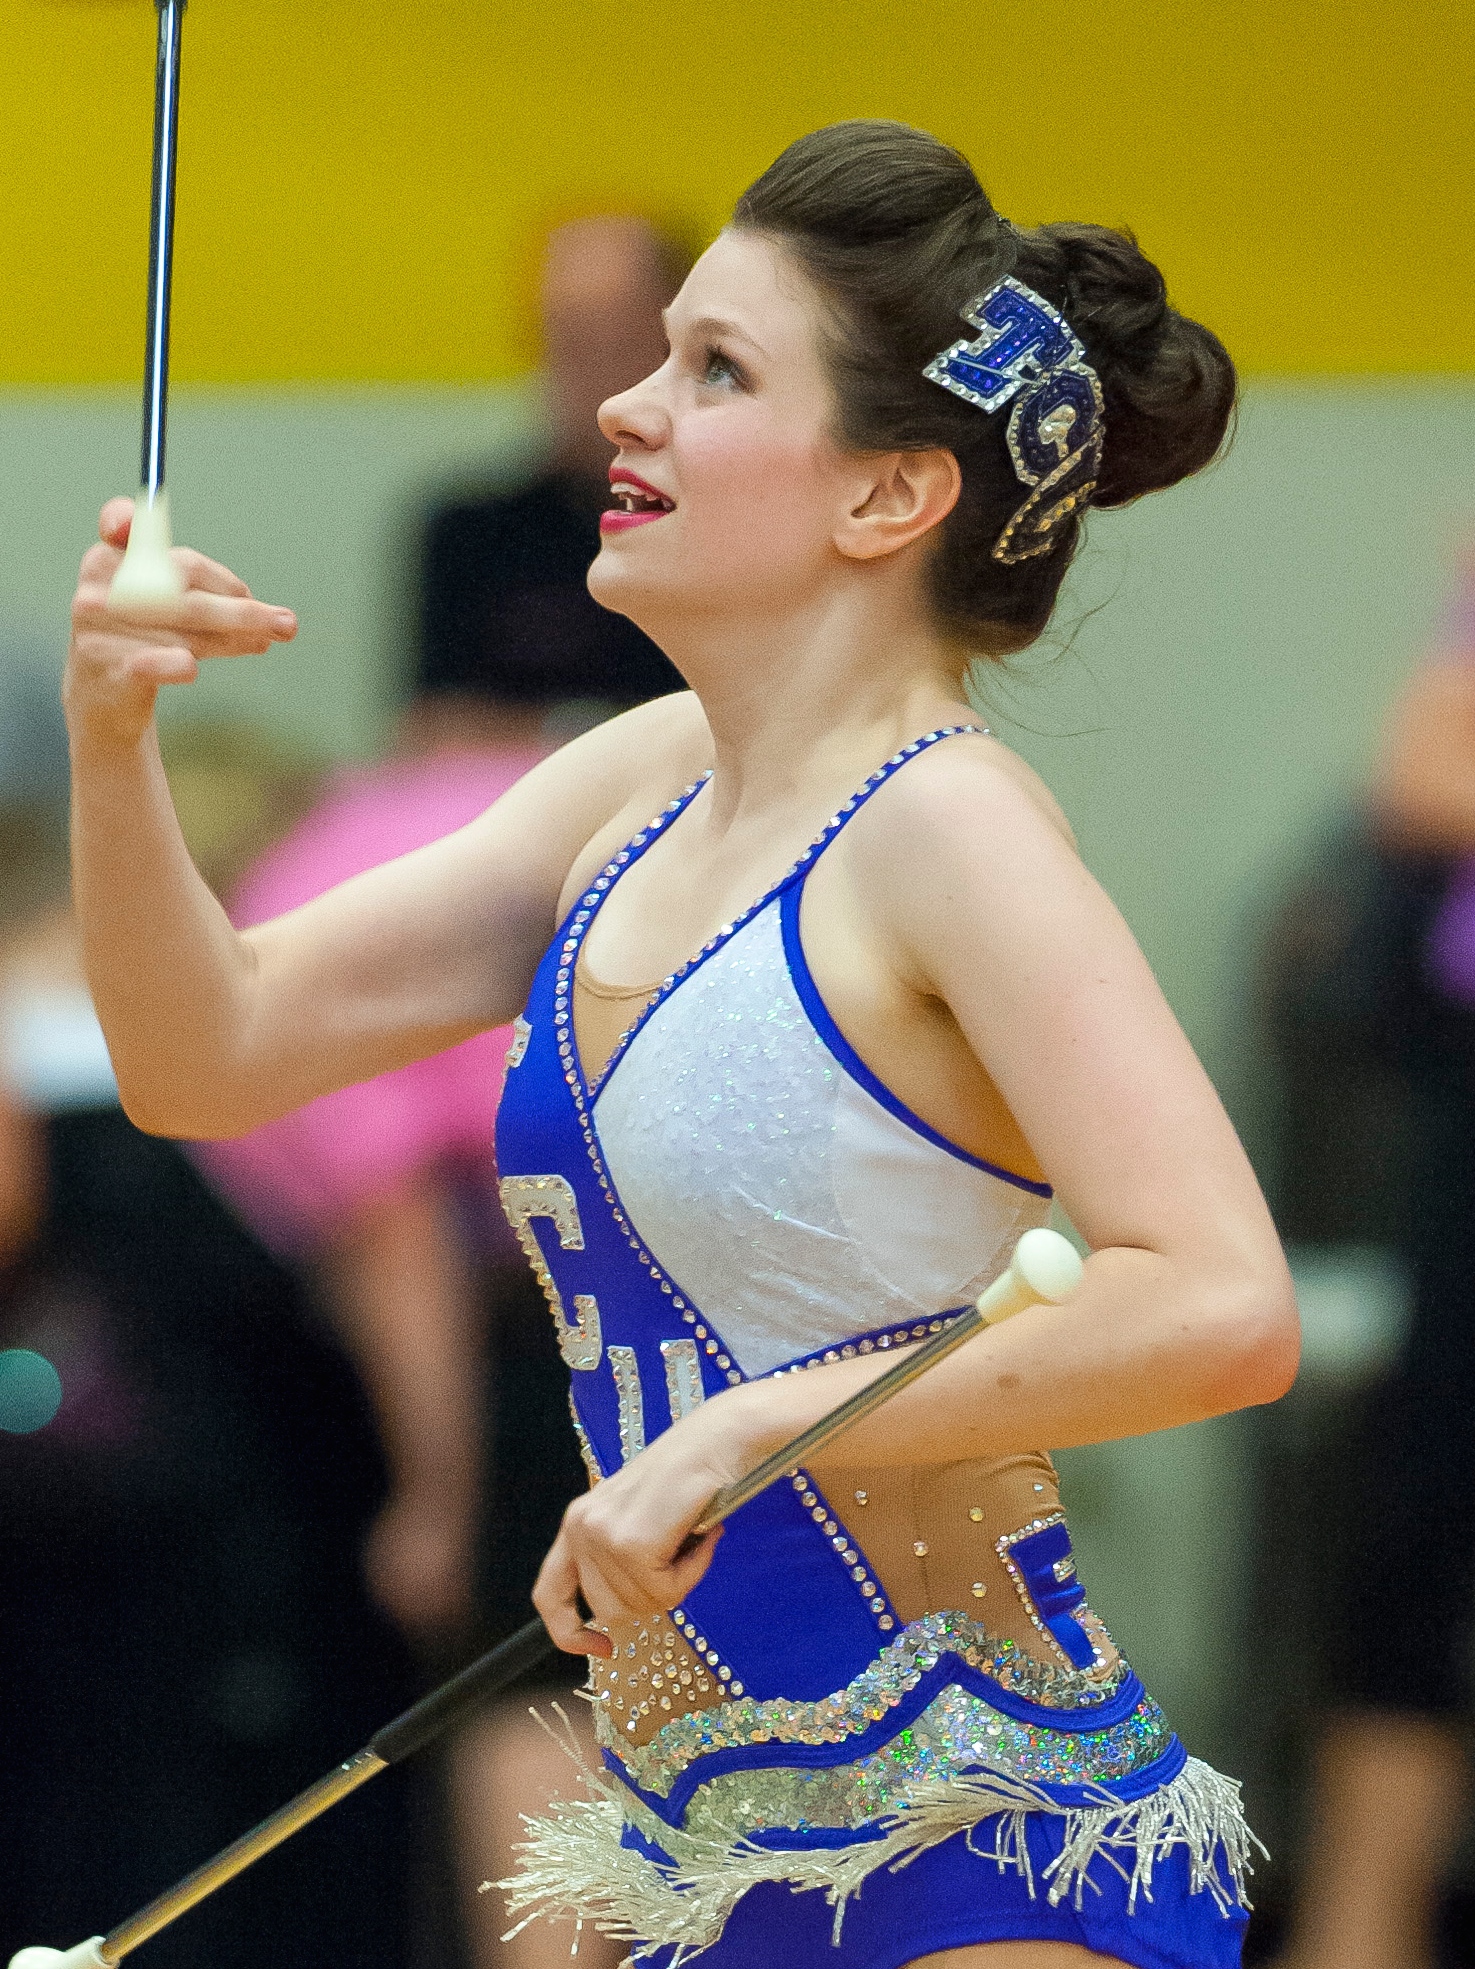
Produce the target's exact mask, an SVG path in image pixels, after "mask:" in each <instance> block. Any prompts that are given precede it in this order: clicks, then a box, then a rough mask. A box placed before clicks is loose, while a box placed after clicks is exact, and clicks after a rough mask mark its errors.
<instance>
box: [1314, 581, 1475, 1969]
mask: <svg viewBox="0 0 1475 1969" xmlns="http://www.w3.org/2000/svg"><path fill="white" fill-rule="evenodd" d="M1372 814H1373V820H1374V824H1375V828H1376V831H1377V836H1378V839H1379V843H1380V846H1381V849H1382V853H1383V857H1384V864H1385V875H1384V878H1383V888H1384V893H1385V897H1386V901H1387V907H1386V908H1385V910H1384V912H1383V916H1384V920H1383V922H1382V923H1381V924H1378V923H1376V922H1374V923H1372V925H1371V926H1370V927H1371V930H1372V932H1373V934H1374V936H1375V937H1376V939H1377V940H1378V942H1379V943H1380V945H1381V950H1380V952H1379V953H1378V954H1377V955H1376V957H1375V958H1367V959H1365V962H1366V963H1367V965H1368V967H1369V970H1370V974H1371V975H1374V976H1375V977H1377V978H1378V979H1379V980H1381V985H1380V993H1379V997H1380V1002H1381V1004H1382V1007H1383V1011H1384V1019H1385V1028H1386V1029H1385V1031H1384V1032H1383V1035H1382V1038H1383V1043H1384V1047H1385V1051H1386V1050H1387V1049H1388V1048H1392V1049H1394V1055H1395V1057H1396V1059H1397V1062H1398V1065H1399V1069H1400V1074H1401V1077H1402V1079H1403V1081H1404V1083H1405V1086H1406V1090H1407V1110H1406V1112H1407V1120H1406V1128H1407V1136H1408V1161H1409V1183H1408V1197H1407V1202H1406V1206H1405V1209H1404V1212H1403V1214H1402V1222H1401V1224H1400V1226H1399V1242H1400V1244H1401V1246H1402V1249H1403V1253H1404V1256H1405V1258H1406V1261H1407V1266H1408V1271H1409V1276H1410V1281H1411V1286H1412V1318H1411V1323H1410V1327H1409V1331H1408V1333H1407V1336H1406V1338H1405V1340H1404V1343H1403V1346H1402V1348H1401V1352H1400V1356H1399V1359H1398V1361H1397V1364H1396V1367H1395V1369H1394V1371H1393V1373H1392V1374H1391V1376H1390V1377H1389V1379H1388V1380H1387V1382H1386V1383H1385V1384H1384V1385H1383V1386H1382V1387H1381V1388H1379V1389H1378V1390H1377V1392H1376V1394H1375V1396H1374V1398H1373V1400H1372V1401H1371V1403H1370V1405H1369V1410H1368V1415H1367V1419H1366V1422H1365V1424H1364V1425H1363V1428H1362V1432H1361V1435H1360V1438H1359V1442H1358V1454H1357V1459H1356V1461H1357V1469H1356V1475H1355V1479H1354V1482H1353V1485H1352V1492H1353V1495H1352V1497H1351V1499H1350V1500H1349V1501H1350V1505H1351V1513H1350V1527H1349V1543H1350V1547H1351V1550H1350V1554H1349V1558H1350V1565H1349V1567H1348V1577H1347V1580H1346V1582H1345V1590H1344V1594H1343V1597H1342V1600H1341V1604H1338V1603H1337V1596H1335V1595H1331V1594H1328V1595H1324V1596H1323V1600H1322V1608H1321V1611H1322V1615H1323V1618H1324V1619H1325V1621H1326V1622H1327V1624H1328V1626H1329V1628H1330V1629H1331V1631H1332V1635H1333V1637H1334V1640H1335V1643H1336V1652H1337V1653H1339V1654H1340V1657H1341V1659H1340V1660H1339V1661H1337V1663H1336V1671H1337V1672H1336V1683H1337V1696H1338V1710H1337V1713H1336V1715H1335V1716H1334V1718H1333V1720H1332V1722H1331V1725H1330V1727H1329V1728H1328V1730H1327V1733H1326V1738H1325V1741H1324V1744H1323V1746H1322V1751H1321V1756H1320V1761H1319V1769H1318V1776H1317V1786H1316V1796H1315V1801H1314V1826H1313V1835H1312V1844H1311V1850H1310V1855H1309V1862H1308V1866H1307V1869H1306V1873H1305V1877H1304V1880H1303V1886H1302V1894H1301V1902H1300V1907H1299V1909H1298V1916H1297V1920H1296V1924H1295V1932H1294V1937H1293V1943H1292V1948H1291V1952H1290V1956H1289V1958H1288V1960H1289V1961H1290V1962H1292V1963H1294V1965H1295V1969H1432V1965H1433V1963H1434V1961H1435V1959H1436V1954H1437V1946H1436V1940H1435V1927H1436V1923H1435V1916H1436V1913H1437V1909H1438V1903H1439V1896H1440V1888H1441V1885H1442V1881H1443V1874H1444V1870H1445V1867H1446V1866H1447V1864H1448V1861H1449V1859H1450V1856H1451V1853H1452V1852H1453V1850H1454V1847H1455V1845H1456V1843H1457V1841H1458V1837H1459V1834H1460V1830H1461V1826H1462V1820H1463V1807H1464V1798H1465V1789H1466V1780H1467V1768H1466V1753H1465V1749H1464V1743H1463V1736H1464V1728H1465V1721H1466V1717H1467V1713H1468V1707H1469V1700H1470V1694H1471V1687H1470V1667H1471V1659H1472V1643H1475V1622H1472V1615H1475V563H1472V564H1471V566H1470V567H1469V568H1467V570H1466V588H1465V593H1464V595H1463V597H1462V600H1461V604H1460V607H1459V609H1458V610H1457V611H1456V613H1455V614H1454V616H1453V617H1452V619H1451V622H1450V625H1449V628H1448V631H1447V633H1446V635H1445V637H1444V638H1443V641H1442V643H1441V646H1440V647H1439V648H1438V649H1437V650H1436V651H1435V653H1434V655H1433V657H1432V659H1431V660H1430V661H1429V662H1428V663H1427V664H1426V665H1425V666H1424V667H1423V669H1422V670H1421V671H1420V672H1419V673H1418V674H1417V675H1416V676H1415V677H1414V678H1413V680H1412V681H1411V683H1410V684H1409V685H1408V687H1407V688H1406V690H1405V691H1404V693H1403V695H1402V697H1401V699H1400V701H1399V702H1398V704H1397V705H1396V706H1395V708H1394V711H1393V714H1392V717H1391V719H1390V722H1389V730H1388V736H1387V740H1386V743H1385V746H1384V750H1383V756H1382V759H1381V761H1380V766H1379V771H1378V775H1377V780H1376V784H1375V786H1374V788H1373V797H1372ZM1390 925H1391V926H1392V927H1393V929H1394V930H1395V932H1396V934H1395V935H1393V936H1390V934H1389V929H1390Z"/></svg>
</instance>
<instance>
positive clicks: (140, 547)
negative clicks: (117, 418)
mask: <svg viewBox="0 0 1475 1969" xmlns="http://www.w3.org/2000/svg"><path fill="white" fill-rule="evenodd" d="M154 4H155V6H156V7H157V9H158V15H159V45H158V60H157V67H156V69H155V74H154V168H153V183H152V188H151V192H150V197H149V298H148V333H147V337H146V343H145V351H144V376H143V464H142V468H141V470H140V472H139V492H138V498H137V499H136V500H135V502H134V506H133V529H132V531H131V533H130V534H129V536H128V551H127V552H126V553H125V554H124V556H123V564H122V566H121V567H120V568H119V569H118V572H117V574H116V575H114V577H113V585H112V589H111V592H110V593H109V596H108V600H109V602H110V603H111V604H112V605H113V606H114V607H115V608H120V609H130V610H137V609H138V608H139V607H144V608H146V607H147V606H148V604H149V603H151V602H154V603H157V602H172V601H174V600H176V599H177V598H178V597H179V596H180V595H182V594H183V593H184V583H183V581H182V580H181V579H180V575H179V570H178V568H177V567H175V565H174V562H173V560H172V559H171V557H170V553H169V549H170V547H171V546H172V545H173V538H172V535H171V533H170V530H169V495H168V493H167V492H166V491H165V489H164V445H165V439H166V436H167V426H168V418H169V301H170V295H171V292H172V289H173V283H174V180H175V175H176V172H175V164H176V156H177V152H178V148H179V35H180V29H181V27H182V26H183V25H184V6H185V0H154Z"/></svg>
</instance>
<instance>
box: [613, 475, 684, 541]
mask: <svg viewBox="0 0 1475 1969" xmlns="http://www.w3.org/2000/svg"><path fill="white" fill-rule="evenodd" d="M609 489H610V493H611V495H612V496H613V498H614V501H615V504H614V505H613V506H612V507H611V508H610V509H609V511H608V512H605V513H601V514H600V516H599V530H600V532H601V533H623V532H625V531H626V530H627V529H628V528H630V527H632V526H644V524H645V523H646V521H647V520H659V519H663V518H664V517H665V515H666V514H667V513H669V512H672V511H674V510H675V505H676V502H675V500H674V499H668V498H667V497H666V495H665V493H664V492H658V491H657V490H656V488H655V487H654V486H653V485H649V484H647V482H646V481H645V480H644V479H641V478H637V477H636V476H635V474H634V473H633V472H627V471H626V470H625V468H624V466H623V465H613V466H611V467H610V475H609Z"/></svg>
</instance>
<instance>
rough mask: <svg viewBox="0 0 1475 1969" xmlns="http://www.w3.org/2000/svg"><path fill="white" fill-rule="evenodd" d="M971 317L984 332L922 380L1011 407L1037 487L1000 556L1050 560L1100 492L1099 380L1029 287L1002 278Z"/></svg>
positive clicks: (932, 365)
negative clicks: (1071, 523)
mask: <svg viewBox="0 0 1475 1969" xmlns="http://www.w3.org/2000/svg"><path fill="white" fill-rule="evenodd" d="M963 319H964V320H965V321H969V322H971V323H972V324H973V326H974V327H975V328H976V329H978V331H979V333H978V335H977V336H976V337H975V338H974V340H972V341H968V340H966V339H965V340H962V341H958V342H954V343H953V345H952V347H951V348H950V349H944V350H943V352H942V354H941V355H937V356H934V357H933V358H932V360H931V362H929V363H928V365H927V367H926V368H925V369H924V370H923V371H922V374H923V375H924V376H925V377H926V378H927V380H928V381H929V382H931V383H940V384H941V385H942V387H943V388H944V389H945V390H951V391H952V393H953V395H954V396H956V397H961V398H962V399H963V401H964V402H965V403H971V404H975V405H976V406H977V407H978V409H980V410H1002V409H1003V407H1004V405H1005V404H1006V403H1009V402H1010V401H1011V400H1012V402H1013V405H1014V408H1013V410H1012V411H1011V412H1010V413H1009V428H1008V431H1007V433H1006V437H1007V440H1008V445H1009V456H1010V457H1011V458H1012V459H1013V460H1014V471H1015V475H1016V477H1017V478H1018V479H1019V481H1020V483H1021V484H1022V485H1027V486H1029V487H1030V488H1031V491H1030V494H1029V497H1028V498H1027V499H1026V500H1025V502H1024V504H1023V505H1022V506H1021V507H1020V508H1019V510H1018V511H1017V512H1016V513H1014V514H1013V515H1012V517H1011V518H1010V520H1009V523H1008V525H1007V526H1006V527H1005V528H1004V531H1003V532H1002V533H1001V534H1000V535H999V537H998V539H997V540H996V541H995V542H994V546H993V558H994V559H995V560H996V561H1003V562H1004V563H1005V564H1006V565H1007V566H1012V565H1013V564H1014V563H1015V562H1016V561H1027V560H1032V559H1033V558H1034V557H1035V556H1036V555H1037V554H1048V553H1049V551H1050V549H1051V548H1052V547H1053V546H1054V545H1055V537H1056V533H1057V530H1058V528H1059V527H1060V526H1061V525H1063V523H1064V522H1065V521H1066V520H1067V519H1069V518H1070V516H1071V514H1072V513H1075V512H1077V511H1079V510H1080V509H1081V508H1082V507H1084V506H1085V505H1086V504H1087V503H1088V501H1089V500H1090V497H1091V494H1092V493H1093V492H1094V491H1095V490H1096V481H1097V477H1098V475H1099V473H1100V470H1101V452H1102V445H1103V443H1104V440H1105V436H1106V419H1105V406H1104V404H1103V402H1102V398H1101V379H1100V378H1099V377H1098V376H1097V374H1096V371H1095V370H1094V369H1093V368H1092V367H1091V365H1090V363H1088V362H1087V361H1086V351H1085V347H1084V344H1083V343H1082V342H1081V340H1080V338H1079V337H1078V336H1077V335H1076V333H1075V331H1074V330H1073V329H1072V327H1071V325H1070V323H1069V322H1068V321H1067V320H1066V319H1065V317H1064V316H1063V315H1061V314H1060V313H1058V312H1057V310H1056V309H1054V308H1052V307H1051V306H1050V303H1049V302H1048V301H1047V300H1045V298H1044V297H1043V295H1040V294H1036V293H1035V291H1034V289H1033V288H1032V287H1026V286H1025V285H1024V283H1023V282H1022V281H1018V280H1015V279H1013V278H1012V277H1008V276H1006V277H1005V278H1004V279H1003V280H1000V281H996V282H995V284H994V285H993V286H992V287H991V288H990V289H989V290H988V292H987V293H986V294H981V295H980V296H979V297H978V299H977V300H976V301H970V302H969V304H968V306H967V307H966V308H965V309H964V310H963Z"/></svg>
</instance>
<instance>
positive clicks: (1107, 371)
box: [1019, 225, 1236, 506]
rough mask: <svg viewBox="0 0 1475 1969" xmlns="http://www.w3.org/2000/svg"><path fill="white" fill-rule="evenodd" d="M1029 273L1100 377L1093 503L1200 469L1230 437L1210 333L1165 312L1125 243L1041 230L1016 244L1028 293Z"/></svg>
mask: <svg viewBox="0 0 1475 1969" xmlns="http://www.w3.org/2000/svg"><path fill="white" fill-rule="evenodd" d="M1036 269H1037V270H1038V273H1039V277H1040V280H1041V282H1042V283H1043V284H1042V285H1041V292H1043V293H1044V294H1045V295H1046V296H1047V298H1049V299H1052V300H1055V302H1056V305H1057V306H1058V307H1059V308H1060V311H1061V313H1062V314H1064V316H1065V318H1066V320H1067V321H1068V322H1069V323H1070V325H1071V327H1072V328H1073V329H1074V330H1075V332H1076V333H1077V335H1079V336H1080V338H1081V340H1082V342H1084V343H1085V345H1086V355H1087V358H1088V360H1089V361H1090V363H1091V365H1092V367H1093V368H1094V369H1095V371H1096V373H1097V375H1098V376H1099V377H1100V378H1101V392H1102V395H1103V397H1104V398H1105V401H1106V452H1105V457H1104V458H1103V460H1102V467H1101V478H1100V481H1099V484H1098V486H1097V489H1096V493H1095V496H1094V498H1093V501H1092V503H1093V504H1094V505H1097V506H1123V505H1125V504H1126V503H1127V502H1128V501H1129V500H1132V499H1139V498H1141V496H1142V494H1143V493H1145V492H1158V491H1160V490H1161V489H1162V488H1163V487H1165V486H1170V485H1176V484H1177V483H1178V481H1179V480H1180V479H1185V478H1187V477H1188V476H1189V475H1190V473H1193V472H1196V471H1199V470H1200V469H1201V468H1202V467H1203V466H1205V465H1207V464H1208V462H1209V461H1210V459H1211V458H1213V457H1214V456H1215V454H1216V453H1217V452H1218V450H1219V448H1220V446H1221V445H1222V444H1223V442H1224V437H1225V433H1226V431H1227V430H1228V428H1229V420H1230V416H1231V413H1232V412H1233V409H1234V399H1235V388H1236V379H1235V373H1234V364H1233V363H1232V362H1231V360H1230V358H1229V352H1228V350H1227V349H1226V348H1225V347H1224V344H1223V343H1222V342H1221V341H1220V340H1219V338H1218V336H1217V335H1215V334H1214V333H1213V331H1212V330H1211V329H1208V328H1205V327H1203V326H1202V325H1201V324H1200V323H1199V322H1196V321H1190V320H1189V319H1188V318H1187V316H1185V315H1181V314H1179V313H1178V311H1177V309H1176V308H1172V307H1170V306H1169V305H1168V290H1167V284H1166V282H1165V281H1164V280H1163V277H1162V274H1161V273H1160V272H1159V271H1158V269H1157V267H1155V266H1154V265H1153V263H1152V261H1151V260H1149V259H1148V258H1147V255H1146V254H1145V253H1143V251H1142V250H1141V248H1140V247H1139V246H1138V244H1137V242H1136V240H1135V239H1134V238H1133V237H1132V236H1131V234H1130V233H1126V232H1116V231H1114V230H1113V229H1112V228H1111V227H1110V226H1091V225H1050V226H1040V227H1038V228H1037V229H1036V230H1035V231H1033V232H1030V233H1026V234H1025V235H1024V236H1023V241H1022V246H1021V253H1020V265H1019V273H1020V277H1021V278H1022V279H1024V280H1027V281H1029V282H1030V284H1031V285H1034V284H1035V272H1036ZM1057 297H1058V298H1057Z"/></svg>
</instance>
